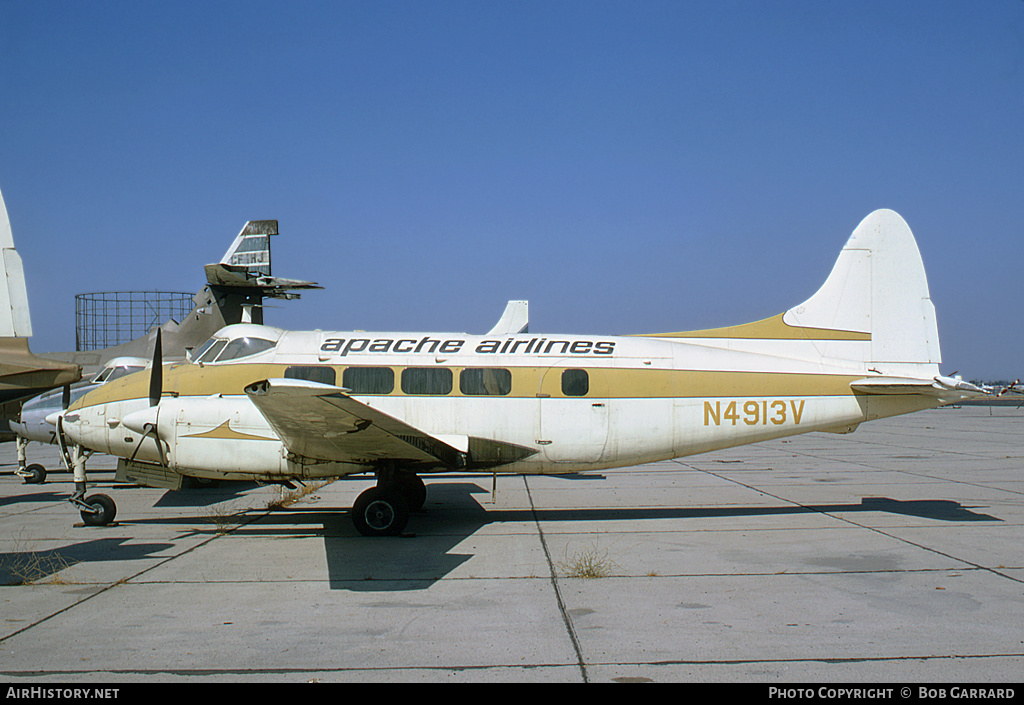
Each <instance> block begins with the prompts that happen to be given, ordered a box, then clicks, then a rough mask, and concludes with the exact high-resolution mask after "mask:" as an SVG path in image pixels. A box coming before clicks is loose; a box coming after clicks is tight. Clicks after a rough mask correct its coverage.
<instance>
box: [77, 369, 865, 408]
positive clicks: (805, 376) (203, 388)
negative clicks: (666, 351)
mask: <svg viewBox="0 0 1024 705" xmlns="http://www.w3.org/2000/svg"><path fill="white" fill-rule="evenodd" d="M495 362H496V363H497V362H499V361H495ZM586 362H587V361H585V360H580V361H579V363H580V364H578V365H573V364H566V362H565V361H560V363H561V364H559V365H557V366H551V367H546V366H536V365H533V366H515V365H510V364H509V365H501V364H495V365H490V366H488V367H501V368H503V369H507V370H510V371H511V373H512V389H511V392H510V393H509V394H507V395H503V396H497V395H494V396H492V395H466V394H463V393H462V392H461V391H460V389H459V382H458V380H459V373H460V372H461V371H462V370H464V369H475V368H480V367H484V366H482V365H432V366H431V367H433V368H447V369H450V370H452V376H453V379H454V380H455V381H454V384H453V389H452V391H451V392H450V393H449V394H446V395H410V394H406V393H404V392H402V390H401V385H400V383H399V380H400V378H401V371H402V370H403V369H405V368H407V367H422V366H423V365H373V366H376V367H387V368H390V369H392V370H393V371H394V373H395V388H394V390H393V391H392V392H391V393H389V394H387V395H369V394H361V393H360V394H356V396H395V397H404V396H424V397H467V398H478V399H495V398H500V399H508V398H528V397H537V396H543V397H551V398H576V399H579V398H596V399H643V398H705V399H707V398H715V397H750V396H758V397H764V396H771V397H810V396H843V395H852V394H854V392H853V390H852V389H851V388H850V382H852V381H854V380H855V379H860V378H861V377H862V376H863V375H843V374H810V373H788V372H737V371H709V370H666V369H650V368H620V367H597V366H591V365H588V364H586ZM295 364H296V365H300V366H303V367H308V366H312V365H309V364H308V363H305V362H297V363H295ZM291 366H292V365H288V364H245V363H234V364H225V365H205V366H203V367H199V366H198V365H195V364H182V365H175V366H172V367H170V368H167V369H165V370H164V381H163V392H164V395H165V396H167V395H170V396H180V397H205V396H211V395H215V394H223V395H226V396H239V395H243V394H244V393H245V392H244V389H245V387H246V386H247V385H249V384H251V383H253V382H256V381H259V380H261V379H271V378H278V377H284V375H285V370H286V369H287V368H288V367H291ZM319 366H322V367H329V368H331V369H333V370H334V371H335V376H336V379H337V380H338V386H341V380H342V378H343V373H344V370H345V369H346V368H347V367H366V366H367V365H366V364H365V363H364V364H359V365H319ZM566 369H583V370H586V371H587V372H588V374H589V377H590V390H589V393H588V394H587V395H586V396H584V397H566V395H565V394H563V393H562V387H561V383H562V381H561V371H562V370H566ZM148 394H149V372H148V371H147V372H140V373H137V374H135V375H131V376H129V377H125V378H122V379H119V380H115V381H114V382H111V383H109V384H106V385H103V386H102V387H100V388H98V389H97V390H95V391H93V392H90V393H89V394H88V395H87V397H83V398H82V399H81V400H79V401H77V402H75V404H73V405H72V407H71V408H72V409H77V408H81V407H83V406H85V402H86V401H87V402H88V405H89V406H92V405H95V404H104V403H110V402H117V401H124V400H128V399H144V398H146V397H147V395H148Z"/></svg>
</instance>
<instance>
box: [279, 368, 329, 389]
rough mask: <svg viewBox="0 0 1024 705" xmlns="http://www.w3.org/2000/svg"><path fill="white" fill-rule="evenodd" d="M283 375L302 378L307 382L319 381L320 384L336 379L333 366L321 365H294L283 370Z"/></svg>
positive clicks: (290, 377)
mask: <svg viewBox="0 0 1024 705" xmlns="http://www.w3.org/2000/svg"><path fill="white" fill-rule="evenodd" d="M284 376H285V378H287V379H304V380H307V381H309V382H319V383H320V384H330V385H333V384H334V380H335V379H337V377H336V375H335V372H334V368H333V367H323V366H318V365H310V366H308V367H307V366H301V365H296V366H294V367H289V368H288V369H286V370H285V371H284Z"/></svg>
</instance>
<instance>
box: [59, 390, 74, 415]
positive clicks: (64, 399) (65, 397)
mask: <svg viewBox="0 0 1024 705" xmlns="http://www.w3.org/2000/svg"><path fill="white" fill-rule="evenodd" d="M69 406H71V385H70V384H65V385H64V391H63V392H62V393H61V395H60V408H62V409H64V411H67V410H68V407H69Z"/></svg>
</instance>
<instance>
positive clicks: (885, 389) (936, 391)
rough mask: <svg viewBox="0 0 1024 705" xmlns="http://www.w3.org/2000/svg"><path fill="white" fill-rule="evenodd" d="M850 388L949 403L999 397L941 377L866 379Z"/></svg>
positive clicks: (992, 391) (958, 381)
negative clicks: (918, 395)
mask: <svg viewBox="0 0 1024 705" xmlns="http://www.w3.org/2000/svg"><path fill="white" fill-rule="evenodd" d="M850 387H851V388H852V389H853V390H854V391H857V392H863V393H865V394H920V395H923V396H929V397H935V398H937V399H941V400H942V401H944V402H946V403H949V402H953V401H960V400H963V399H980V398H984V397H993V396H999V395H998V394H997V393H996V392H995V391H994V390H992V389H990V388H987V387H979V386H977V385H976V384H971V383H970V382H964V381H963V380H962V379H959V378H956V377H943V376H941V375H939V376H936V377H933V378H932V379H917V378H911V377H889V376H880V377H865V378H863V379H858V380H854V381H853V382H850Z"/></svg>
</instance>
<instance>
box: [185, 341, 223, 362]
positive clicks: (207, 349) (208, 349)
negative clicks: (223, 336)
mask: <svg viewBox="0 0 1024 705" xmlns="http://www.w3.org/2000/svg"><path fill="white" fill-rule="evenodd" d="M227 344H228V341H226V340H211V341H210V342H209V344H207V345H204V346H203V347H202V349H201V350H200V351H199V353H200V354H199V355H197V356H195V357H193V358H192V359H193V360H195V361H196V362H213V361H214V360H216V359H217V354H218V353H219V352H220V351H221V350H223V349H224V346H225V345H227Z"/></svg>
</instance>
